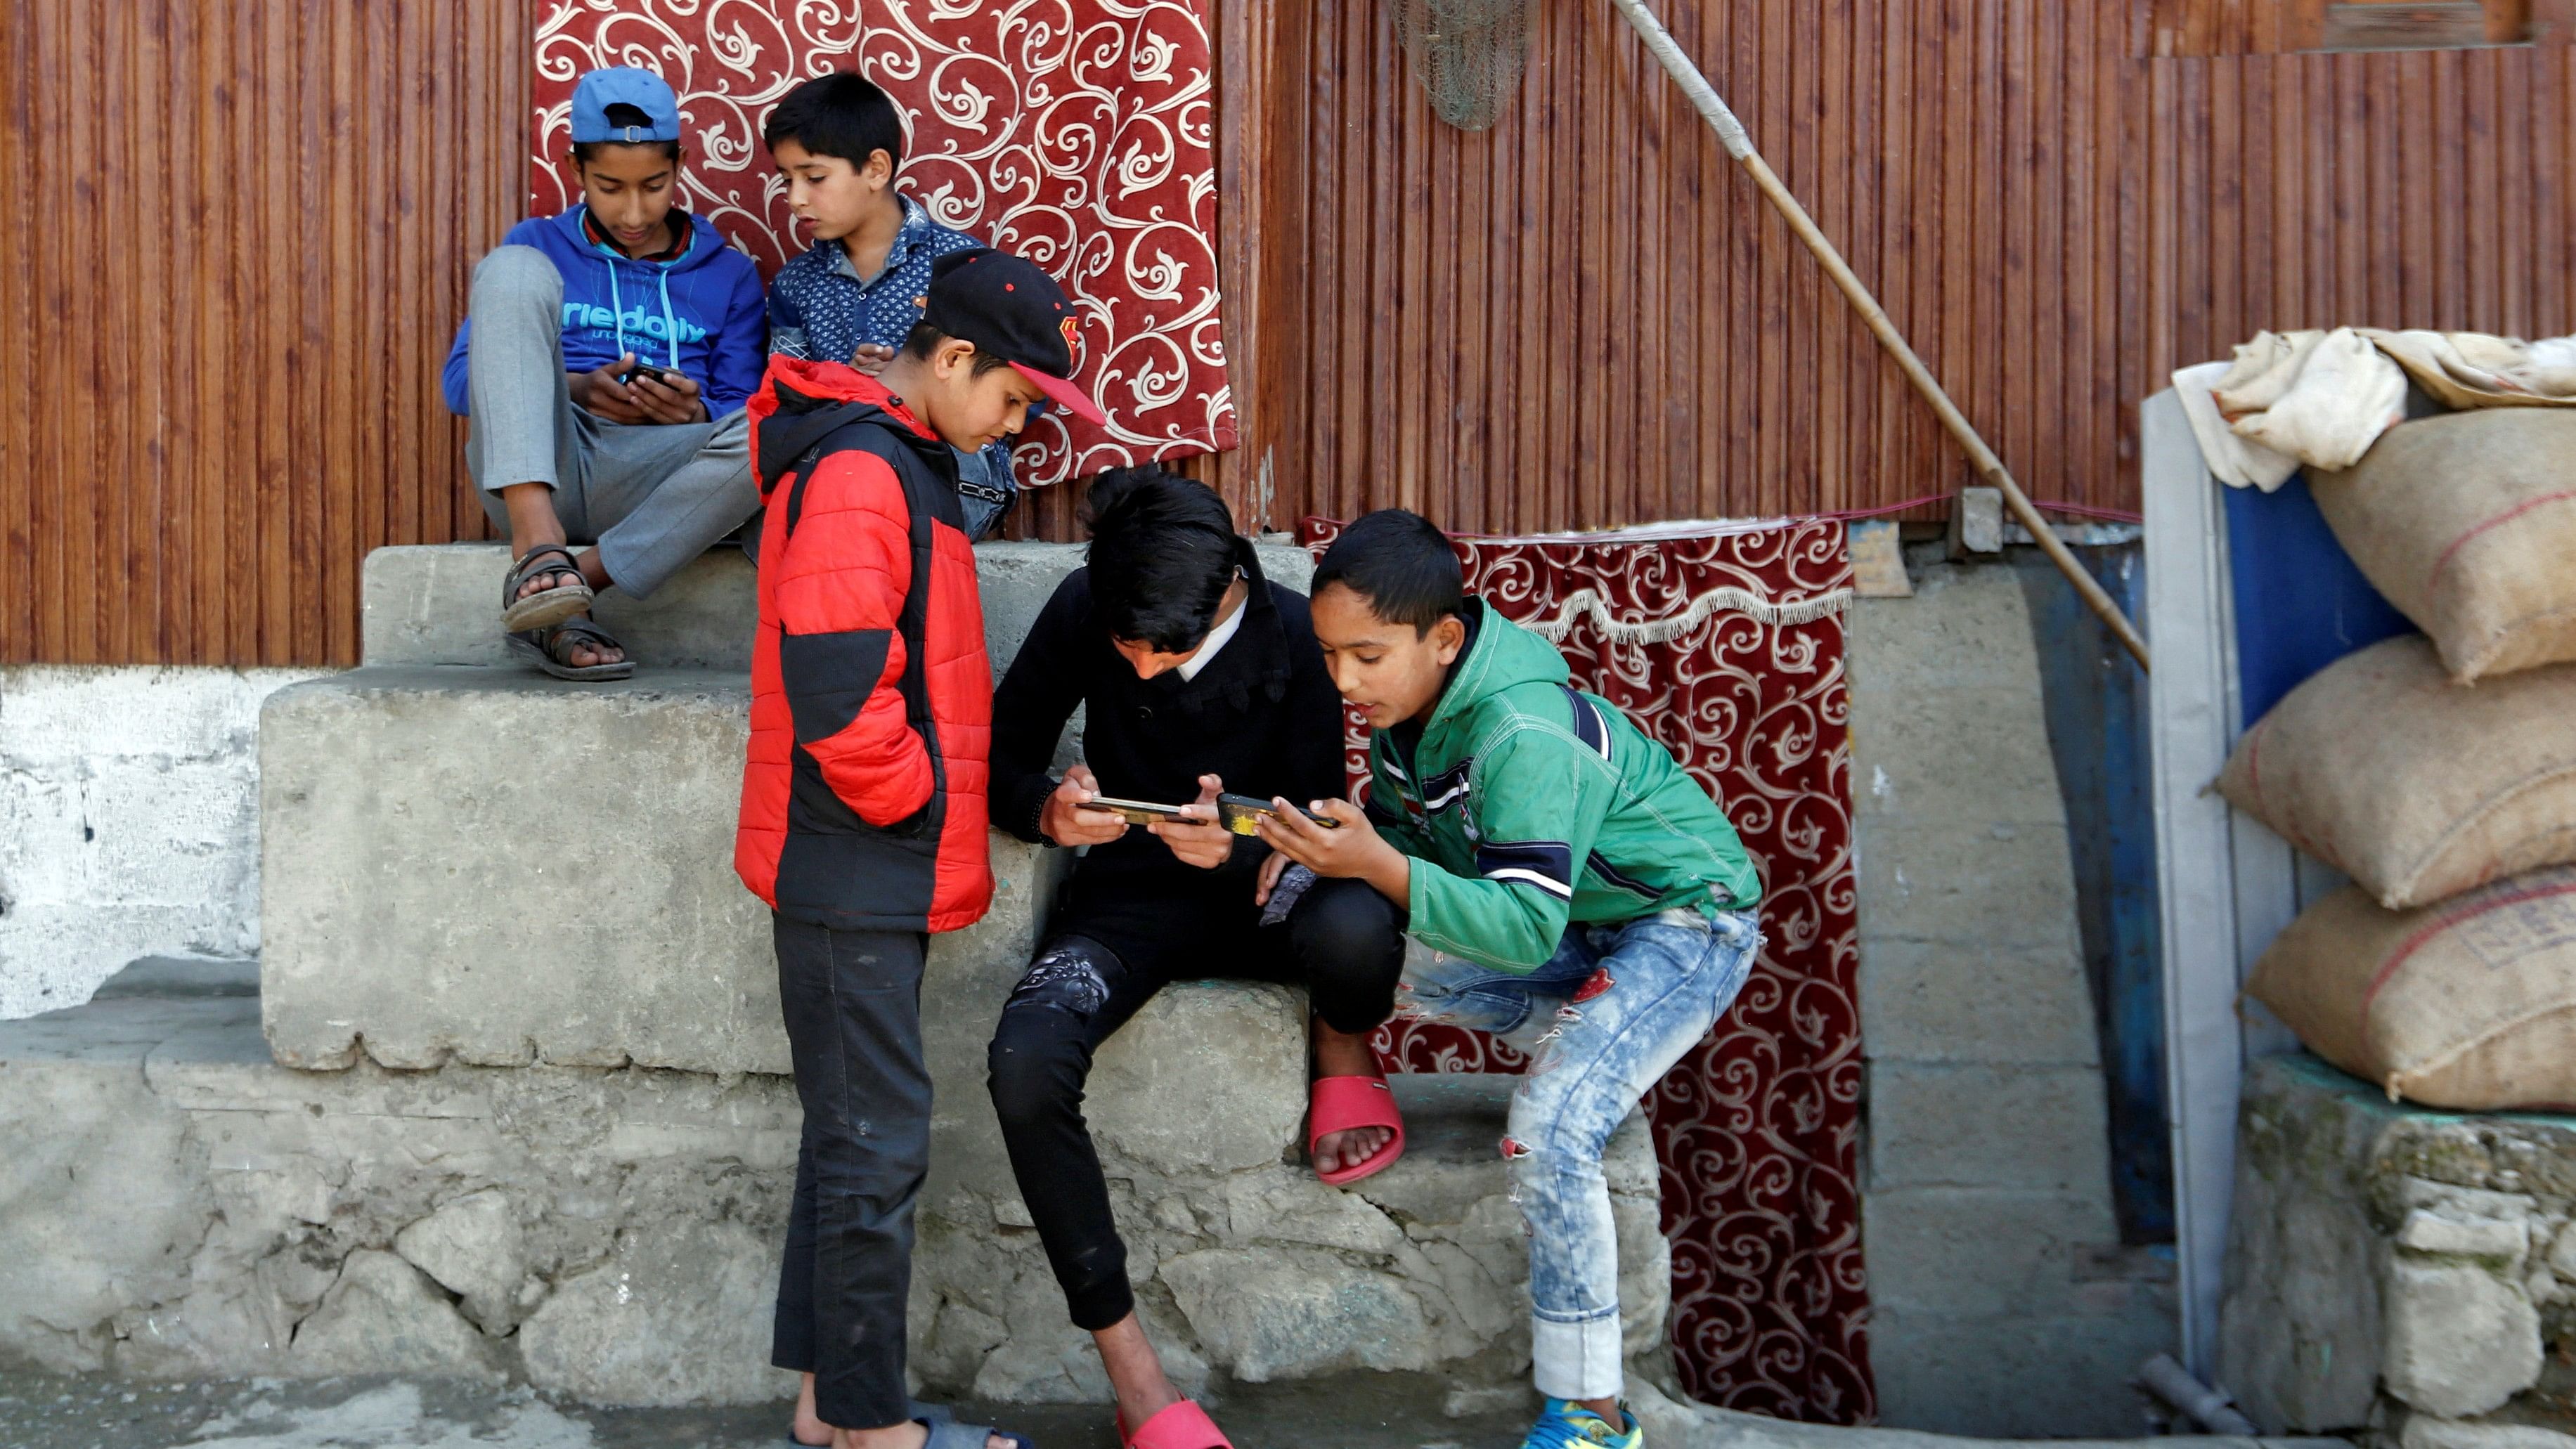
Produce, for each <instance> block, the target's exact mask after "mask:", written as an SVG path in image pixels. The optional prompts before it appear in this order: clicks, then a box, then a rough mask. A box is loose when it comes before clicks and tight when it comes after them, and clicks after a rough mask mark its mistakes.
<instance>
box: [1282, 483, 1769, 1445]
mask: <svg viewBox="0 0 2576 1449" xmlns="http://www.w3.org/2000/svg"><path fill="white" fill-rule="evenodd" d="M1312 597H1313V613H1314V621H1315V638H1316V640H1317V642H1318V643H1320V644H1321V645H1322V646H1323V650H1324V661H1325V664H1326V667H1327V668H1329V669H1330V670H1331V671H1332V675H1333V683H1334V685H1335V686H1336V687H1337V688H1338V689H1340V691H1341V694H1342V698H1343V699H1344V700H1345V701H1347V702H1348V703H1349V704H1350V705H1351V706H1352V707H1353V708H1355V709H1357V710H1359V711H1360V712H1361V713H1362V714H1364V715H1365V716H1367V718H1368V722H1369V727H1370V729H1371V730H1372V731H1373V732H1374V738H1373V740H1372V741H1371V744H1370V747H1369V764H1370V781H1369V802H1368V808H1367V810H1366V811H1365V812H1363V811H1360V810H1356V809H1354V808H1352V807H1351V806H1350V805H1349V804H1348V803H1347V802H1345V801H1340V800H1326V801H1316V802H1312V804H1311V806H1310V808H1312V809H1314V810H1315V811H1316V812H1317V813H1319V814H1323V815H1328V816H1330V817H1331V818H1332V819H1333V820H1334V821H1336V822H1337V825H1338V828H1325V827H1322V826H1318V825H1315V824H1312V823H1309V822H1308V821H1306V820H1304V819H1302V818H1301V817H1300V816H1299V815H1298V813H1297V812H1296V811H1295V810H1292V809H1290V808H1288V802H1286V801H1284V800H1282V801H1274V802H1273V804H1274V805H1275V806H1276V807H1277V810H1276V813H1275V814H1274V815H1272V816H1270V817H1268V818H1266V819H1265V820H1264V821H1263V823H1262V825H1261V827H1260V829H1261V835H1262V838H1263V839H1265V840H1267V841H1269V842H1270V844H1271V845H1272V846H1273V847H1275V848H1276V850H1277V852H1278V854H1277V856H1276V857H1274V859H1273V860H1272V861H1271V862H1270V864H1269V866H1268V868H1267V869H1266V871H1265V876H1264V879H1263V882H1262V892H1263V894H1264V895H1265V896H1267V895H1268V893H1269V892H1270V891H1271V890H1272V889H1274V888H1278V889H1283V890H1285V889H1294V888H1295V884H1296V882H1295V878H1294V877H1293V876H1291V877H1290V878H1289V879H1288V880H1287V881H1286V882H1282V881H1281V879H1280V877H1281V873H1282V871H1283V870H1284V869H1285V867H1286V866H1287V863H1288V862H1291V861H1293V862H1295V863H1297V864H1299V865H1302V866H1304V867H1306V868H1307V869H1308V870H1310V871H1312V872H1313V873H1314V874H1316V875H1319V876H1327V877H1355V878H1358V879H1361V880H1365V881H1367V882H1368V883H1369V884H1370V885H1372V886H1375V887H1376V888H1377V889H1378V891H1379V892H1380V893H1381V894H1383V895H1385V896H1386V897H1387V898H1388V899H1389V900H1391V901H1393V902H1395V903H1396V904H1397V905H1399V906H1402V907H1404V908H1405V909H1406V910H1407V912H1408V913H1409V921H1408V926H1407V929H1408V930H1409V931H1410V932H1411V934H1412V935H1413V936H1414V937H1415V938H1416V939H1418V940H1420V941H1421V942H1422V943H1423V944H1424V945H1426V946H1430V947H1432V948H1433V949H1434V950H1435V951H1437V952H1439V953H1441V955H1440V956H1439V957H1438V958H1436V960H1435V963H1434V965H1433V966H1431V967H1430V968H1429V969H1428V970H1426V971H1424V972H1421V973H1419V974H1416V975H1413V976H1411V977H1410V978H1409V979H1408V981H1407V982H1406V985H1407V986H1408V987H1409V988H1410V990H1411V992H1412V1001H1411V1006H1412V1008H1413V1011H1414V1013H1415V1014H1416V1015H1417V1016H1418V1017H1420V1018H1421V1019H1425V1020H1431V1021H1444V1022H1450V1023H1453V1024H1456V1025H1460V1026H1470V1027H1476V1028H1479V1029H1481V1030H1485V1031H1490V1032H1495V1033H1498V1034H1503V1035H1506V1036H1509V1035H1513V1034H1516V1033H1517V1034H1519V1035H1520V1037H1521V1039H1522V1040H1523V1041H1525V1042H1527V1043H1528V1044H1529V1045H1530V1046H1532V1047H1534V1048H1535V1051H1536V1056H1535V1059H1534V1060H1533V1061H1532V1062H1531V1065H1530V1070H1529V1075H1528V1076H1527V1077H1525V1078H1524V1079H1523V1080H1522V1083H1521V1086H1520V1089H1519V1091H1517V1092H1515V1093H1514V1094H1513V1097H1512V1109H1511V1122H1510V1127H1509V1135H1508V1136H1506V1137H1505V1138H1504V1139H1503V1156H1504V1158H1505V1159H1506V1160H1507V1162H1508V1163H1509V1164H1510V1171H1511V1174H1512V1178H1513V1187H1514V1191H1513V1197H1514V1199H1515V1200H1516V1201H1518V1202H1519V1203H1520V1206H1521V1211H1522V1212H1523V1213H1524V1214H1525V1215H1526V1216H1527V1217H1528V1219H1529V1226H1530V1300H1531V1302H1530V1306H1531V1361H1532V1369H1533V1372H1534V1374H1535V1377H1536V1378H1537V1381H1538V1388H1539V1392H1540V1393H1542V1394H1544V1395H1545V1396H1546V1398H1547V1408H1546V1410H1545V1412H1544V1413H1543V1414H1542V1415H1541V1417H1540V1419H1539V1421H1538V1423H1537V1425H1536V1426H1535V1427H1533V1428H1532V1429H1531V1431H1530V1435H1529V1438H1528V1440H1527V1441H1526V1444H1527V1449H1587V1446H1605V1449H1640V1446H1642V1445H1643V1443H1644V1442H1645V1435H1644V1431H1642V1430H1641V1429H1639V1428H1638V1427H1637V1423H1636V1420H1635V1419H1634V1418H1633V1417H1631V1416H1630V1415H1629V1414H1628V1413H1627V1411H1626V1410H1625V1409H1624V1408H1622V1407H1621V1406H1620V1403H1619V1394H1620V1389H1621V1377H1620V1358H1621V1354H1620V1343H1619V1296H1618V1295H1619V1257H1618V1240H1617V1237H1616V1235H1615V1233H1614V1231H1613V1228H1612V1223H1611V1217H1610V1191H1609V1186H1608V1184H1607V1183H1606V1182H1605V1181H1604V1179H1603V1177H1602V1173H1601V1151H1602V1147H1603V1145H1604V1144H1606V1143H1607V1142H1608V1141H1609V1139H1610V1134H1611V1132H1612V1131H1613V1130H1614V1129H1615V1128H1617V1127H1618V1125H1619V1123H1620V1122H1621V1121H1622V1120H1623V1119H1625V1118H1626V1117H1627V1115H1628V1113H1629V1111H1630V1110H1631V1109H1633V1108H1634V1107H1635V1106H1636V1105H1637V1103H1638V1101H1639V1100H1640V1099H1641V1098H1642V1097H1644V1095H1645V1094H1646V1092H1647V1091H1648V1090H1650V1089H1651V1088H1652V1087H1653V1086H1654V1085H1655V1083H1656V1081H1657V1080H1659V1079H1660V1078H1661V1077H1662V1076H1663V1075H1664V1073H1665V1072H1667V1071H1669V1070H1671V1068H1672V1066H1673V1064H1674V1063H1675V1062H1678V1061H1680V1060H1681V1058H1682V1055H1683V1054H1684V1053H1686V1052H1688V1051H1689V1050H1690V1049H1691V1048H1692V1047H1694V1046H1696V1045H1698V1044H1699V1042H1700V1040H1701V1039H1702V1038H1703V1037H1705V1036H1707V1035H1708V1031H1709V1028H1710V1027H1712V1026H1714V1025H1715V1024H1716V1022H1717V1018H1718V1017H1719V1015H1720V1014H1722V1013H1723V1012H1724V1011H1725V1010H1726V1008H1727V1005H1728V1004H1729V1003H1730V1002H1732V1001H1733V1000H1734V999H1735V994H1736V992H1737V991H1738V990H1740V989H1742V987H1743V985H1744V978H1745V976H1746V974H1747V972H1749V971H1750V970H1751V968H1752V964H1753V959H1754V956H1755V954H1756V953H1757V952H1758V951H1759V950H1760V948H1761V944H1762V932H1761V927H1760V924H1759V922H1758V921H1757V919H1756V917H1755V915H1754V906H1755V905H1756V904H1757V903H1758V902H1759V900H1760V899H1761V894H1762V887H1761V881H1760V879H1759V878H1758V877H1757V876H1756V874H1755V873H1754V869H1753V863H1752V861H1751V860H1750V859H1748V858H1747V857H1746V855H1745V853H1744V846H1743V844H1742V842H1740V841H1739V840H1737V839H1736V835H1735V830H1734V827H1732V826H1730V825H1729V824H1727V821H1726V817H1725V816H1724V815H1723V814H1721V813H1720V812H1719V811H1718V808H1717V807H1716V805H1715V804H1713V803H1711V802H1710V800H1709V798H1708V794H1707V792H1706V791H1704V790H1702V789H1701V788H1700V787H1699V785H1698V784H1697V783H1696V782H1695V781H1693V780H1692V779H1691V778H1690V776H1688V775H1686V774H1684V773H1683V772H1682V769H1681V767H1680V765H1678V764H1677V763H1675V761H1674V760H1673V757H1672V755H1671V754H1670V753H1668V752H1667V751H1666V750H1665V749H1664V748H1663V746H1661V745H1659V744H1657V743H1655V742H1654V741H1653V740H1651V739H1648V738H1647V737H1646V736H1645V734H1644V733H1643V732H1641V731H1640V730H1638V728H1637V727H1636V726H1635V725H1633V724H1631V723H1629V721H1628V718H1627V716H1625V715H1623V714H1621V713H1620V712H1619V710H1618V709H1617V708H1616V707H1615V706H1613V705H1611V704H1610V703H1608V702H1607V701H1605V700H1602V699H1599V698H1597V697H1595V696H1592V695H1589V694H1584V693H1581V692H1579V691H1577V690H1576V689H1574V688H1573V687H1572V686H1571V685H1570V684H1568V683H1567V679H1568V677H1569V676H1568V674H1567V672H1566V668H1565V661H1564V660H1563V659H1562V658H1560V657H1559V656H1558V654H1557V652H1556V650H1555V648H1554V647H1552V646H1551V645H1549V644H1548V642H1547V641H1546V640H1544V639H1541V638H1539V637H1538V636H1537V635H1535V634H1531V633H1529V632H1528V631H1526V630H1523V629H1521V628H1520V627H1518V626H1516V625H1514V624H1513V623H1512V622H1511V621H1509V620H1507V619H1504V618H1502V617H1500V616H1499V615H1497V614H1495V613H1494V612H1493V611H1491V610H1489V609H1487V608H1486V607H1485V606H1484V604H1483V602H1482V601H1480V600H1477V599H1471V598H1467V597H1465V594H1464V588H1463V581H1462V578H1461V575H1460V573H1459V568H1458V556H1457V554H1456V553H1455V552H1453V551H1452V550H1451V548H1450V546H1449V541H1448V540H1447V539H1446V538H1444V537H1442V536H1441V534H1440V531H1439V530H1438V529H1436V528H1434V527H1432V525H1431V524H1430V522H1429V521H1428V520H1426V519H1424V518H1422V517H1421V516H1419V515H1417V514H1413V513H1407V512H1404V511H1402V510H1400V509H1389V510H1386V511H1384V512H1379V513H1372V514H1370V515H1368V516H1367V517H1365V518H1363V519H1361V520H1359V521H1358V522H1357V523H1354V524H1352V525H1351V526H1350V528H1349V529H1348V530H1346V531H1345V532H1344V533H1343V534H1342V536H1341V538H1340V539H1338V540H1336V541H1335V542H1334V544H1333V546H1332V547H1331V548H1330V549H1328V550H1326V551H1325V554H1324V558H1323V562H1322V563H1321V564H1319V565H1318V566H1317V567H1316V569H1315V582H1314V592H1313V596H1312ZM1540 1028H1543V1030H1544V1034H1541V1035H1536V1037H1535V1040H1531V1031H1530V1030H1525V1029H1540Z"/></svg>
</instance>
